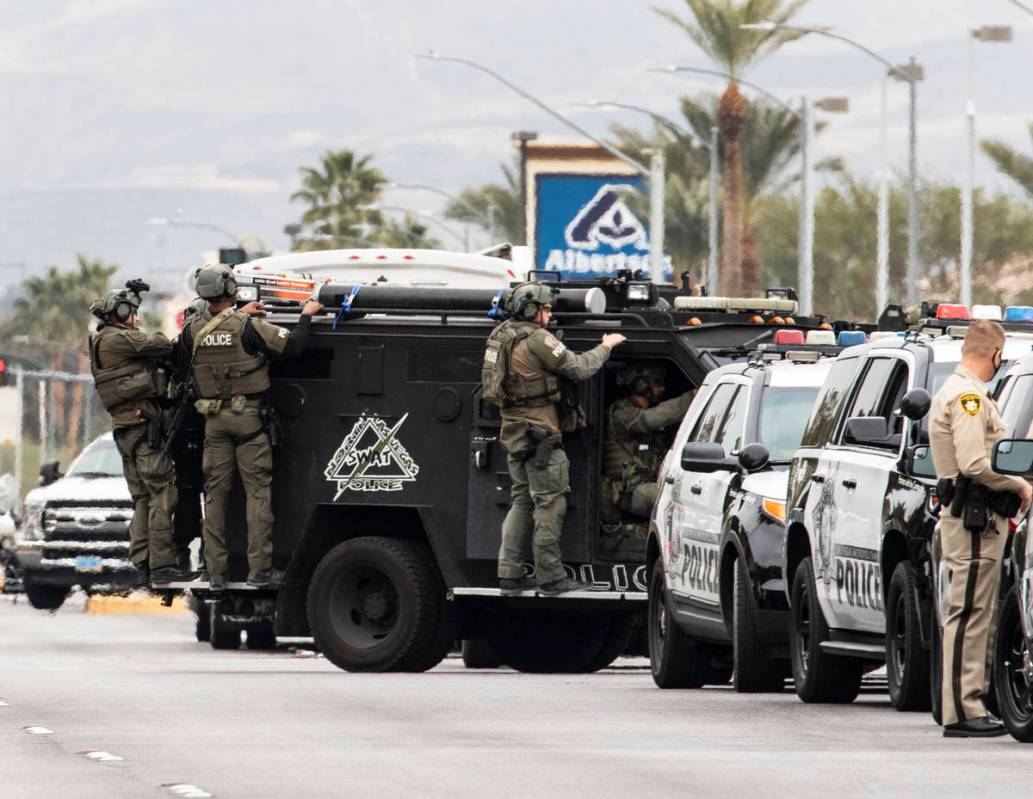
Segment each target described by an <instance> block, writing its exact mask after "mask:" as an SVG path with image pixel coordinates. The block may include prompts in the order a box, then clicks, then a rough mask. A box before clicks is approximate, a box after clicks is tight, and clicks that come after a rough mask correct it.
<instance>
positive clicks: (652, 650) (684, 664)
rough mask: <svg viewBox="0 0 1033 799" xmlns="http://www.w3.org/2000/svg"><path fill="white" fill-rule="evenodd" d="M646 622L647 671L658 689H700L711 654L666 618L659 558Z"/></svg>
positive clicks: (708, 670) (705, 677) (650, 585)
mask: <svg viewBox="0 0 1033 799" xmlns="http://www.w3.org/2000/svg"><path fill="white" fill-rule="evenodd" d="M647 623H648V625H649V668H650V671H651V672H652V673H653V682H655V683H656V686H657V688H702V687H703V685H704V684H705V683H706V682H707V677H708V676H710V674H709V672H710V651H709V649H707V648H705V647H702V646H696V645H695V644H694V643H693V642H692V640H691V639H690V638H689V637H688V636H687V635H685V633H684V632H682V630H681V628H680V627H678V625H677V624H676V623H675V622H674V621H672V620H671V619H670V618H669V617H668V613H667V605H666V603H665V602H664V575H663V564H662V563H661V562H660V558H657V559H656V562H655V563H654V564H653V568H652V571H650V577H649V610H648V616H647Z"/></svg>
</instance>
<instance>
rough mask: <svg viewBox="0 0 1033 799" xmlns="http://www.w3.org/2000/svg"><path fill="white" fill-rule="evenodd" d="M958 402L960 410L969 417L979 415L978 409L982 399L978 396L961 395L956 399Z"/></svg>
mask: <svg viewBox="0 0 1033 799" xmlns="http://www.w3.org/2000/svg"><path fill="white" fill-rule="evenodd" d="M958 402H960V403H961V409H962V410H963V411H964V412H965V413H967V414H968V415H969V416H975V415H976V414H977V413H979V407H980V404H981V403H982V399H981V398H980V396H979V395H978V394H962V395H961V396H960V397H958Z"/></svg>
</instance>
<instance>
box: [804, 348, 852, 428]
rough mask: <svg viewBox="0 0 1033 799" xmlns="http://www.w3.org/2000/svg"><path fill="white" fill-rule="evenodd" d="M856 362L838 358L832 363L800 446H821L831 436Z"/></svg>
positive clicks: (850, 359) (848, 389) (848, 388)
mask: <svg viewBox="0 0 1033 799" xmlns="http://www.w3.org/2000/svg"><path fill="white" fill-rule="evenodd" d="M857 364H858V360H857V359H856V358H847V359H845V360H839V361H836V363H835V364H833V366H832V368H831V369H830V370H829V374H828V377H826V378H825V383H824V385H822V387H821V390H820V391H819V392H818V399H817V400H816V401H815V403H814V410H813V411H812V412H811V418H810V419H809V420H808V422H807V429H806V430H805V431H804V434H803V438H802V439H801V441H800V446H801V447H821V446H824V444H825V442H827V441H828V440H829V438H831V437H832V431H833V430H834V429H835V426H836V419H837V417H838V416H839V409H840V408H841V407H842V405H843V400H844V399H845V398H846V395H847V392H849V391H850V384H851V382H852V380H853V377H854V371H855V370H856V369H857Z"/></svg>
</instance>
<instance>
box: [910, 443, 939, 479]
mask: <svg viewBox="0 0 1033 799" xmlns="http://www.w3.org/2000/svg"><path fill="white" fill-rule="evenodd" d="M905 457H906V458H907V461H906V463H905V466H904V470H905V471H906V472H907V473H908V474H910V475H911V476H912V477H936V469H935V468H933V451H932V450H931V449H929V447H928V446H926V445H925V444H920V445H919V446H917V447H909V448H908V451H907V455H906V456H905Z"/></svg>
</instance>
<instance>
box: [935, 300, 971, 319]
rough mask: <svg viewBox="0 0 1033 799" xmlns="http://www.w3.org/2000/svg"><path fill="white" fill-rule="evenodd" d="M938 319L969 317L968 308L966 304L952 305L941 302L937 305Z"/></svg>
mask: <svg viewBox="0 0 1033 799" xmlns="http://www.w3.org/2000/svg"><path fill="white" fill-rule="evenodd" d="M936 318H937V319H968V318H969V314H968V308H967V307H965V306H964V305H951V304H950V303H945V302H941V303H940V304H939V305H937V306H936Z"/></svg>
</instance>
